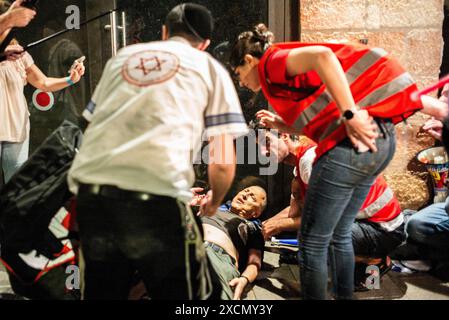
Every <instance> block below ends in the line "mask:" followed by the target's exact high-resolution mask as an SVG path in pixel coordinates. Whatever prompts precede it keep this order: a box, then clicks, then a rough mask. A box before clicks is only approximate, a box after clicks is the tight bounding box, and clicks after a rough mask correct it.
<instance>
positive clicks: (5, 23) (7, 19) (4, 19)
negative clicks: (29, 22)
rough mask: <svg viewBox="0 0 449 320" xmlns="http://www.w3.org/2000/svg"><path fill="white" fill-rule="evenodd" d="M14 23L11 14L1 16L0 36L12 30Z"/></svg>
mask: <svg viewBox="0 0 449 320" xmlns="http://www.w3.org/2000/svg"><path fill="white" fill-rule="evenodd" d="M13 26H14V25H13V22H12V19H11V16H10V15H9V14H6V13H5V14H2V15H0V34H2V33H3V32H5V31H6V30H8V29H10V28H12V27H13Z"/></svg>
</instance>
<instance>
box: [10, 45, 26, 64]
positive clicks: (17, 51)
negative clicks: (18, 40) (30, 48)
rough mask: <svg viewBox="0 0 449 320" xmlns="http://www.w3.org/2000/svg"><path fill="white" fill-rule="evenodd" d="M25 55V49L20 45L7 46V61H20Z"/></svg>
mask: <svg viewBox="0 0 449 320" xmlns="http://www.w3.org/2000/svg"><path fill="white" fill-rule="evenodd" d="M24 54H25V51H23V48H22V47H21V46H20V45H18V44H14V45H10V46H7V47H6V50H5V55H6V59H8V60H9V61H15V60H17V59H20V58H22V57H23V55H24Z"/></svg>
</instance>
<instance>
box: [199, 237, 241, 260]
mask: <svg viewBox="0 0 449 320" xmlns="http://www.w3.org/2000/svg"><path fill="white" fill-rule="evenodd" d="M204 247H205V248H208V247H209V248H211V249H212V250H214V251H215V252H218V253H221V254H225V255H228V256H229V258H231V262H232V263H233V264H234V265H237V261H235V259H234V257H233V256H231V255H230V254H229V253H227V252H226V250H225V249H223V248H222V247H220V246H219V245H218V244H215V243H213V242H209V241H204Z"/></svg>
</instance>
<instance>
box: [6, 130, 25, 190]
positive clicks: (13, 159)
mask: <svg viewBox="0 0 449 320" xmlns="http://www.w3.org/2000/svg"><path fill="white" fill-rule="evenodd" d="M29 145H30V140H29V138H27V139H26V140H25V141H24V142H21V143H13V142H2V141H0V163H1V168H2V169H3V177H4V180H5V183H6V182H8V181H9V179H11V177H12V176H13V175H14V174H15V173H16V172H17V170H19V168H20V167H21V166H22V164H24V163H25V162H26V161H27V160H28V153H29ZM0 176H1V175H0ZM0 185H1V181H0Z"/></svg>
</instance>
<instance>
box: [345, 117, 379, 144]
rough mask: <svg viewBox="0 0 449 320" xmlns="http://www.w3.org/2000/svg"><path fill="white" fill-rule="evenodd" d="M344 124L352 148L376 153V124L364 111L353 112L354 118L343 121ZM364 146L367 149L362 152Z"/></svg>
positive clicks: (377, 134)
mask: <svg viewBox="0 0 449 320" xmlns="http://www.w3.org/2000/svg"><path fill="white" fill-rule="evenodd" d="M344 123H345V126H346V132H347V134H348V137H349V139H350V140H351V142H352V144H353V146H354V148H356V149H358V150H359V151H362V152H363V151H367V150H368V149H371V150H372V151H373V152H377V147H376V138H377V137H378V136H379V132H378V130H377V129H378V128H377V124H376V123H375V122H374V121H373V117H371V116H370V115H369V114H368V112H367V111H366V110H358V111H354V117H353V118H352V119H351V120H344ZM364 146H365V147H367V148H368V149H366V150H363V147H364Z"/></svg>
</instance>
